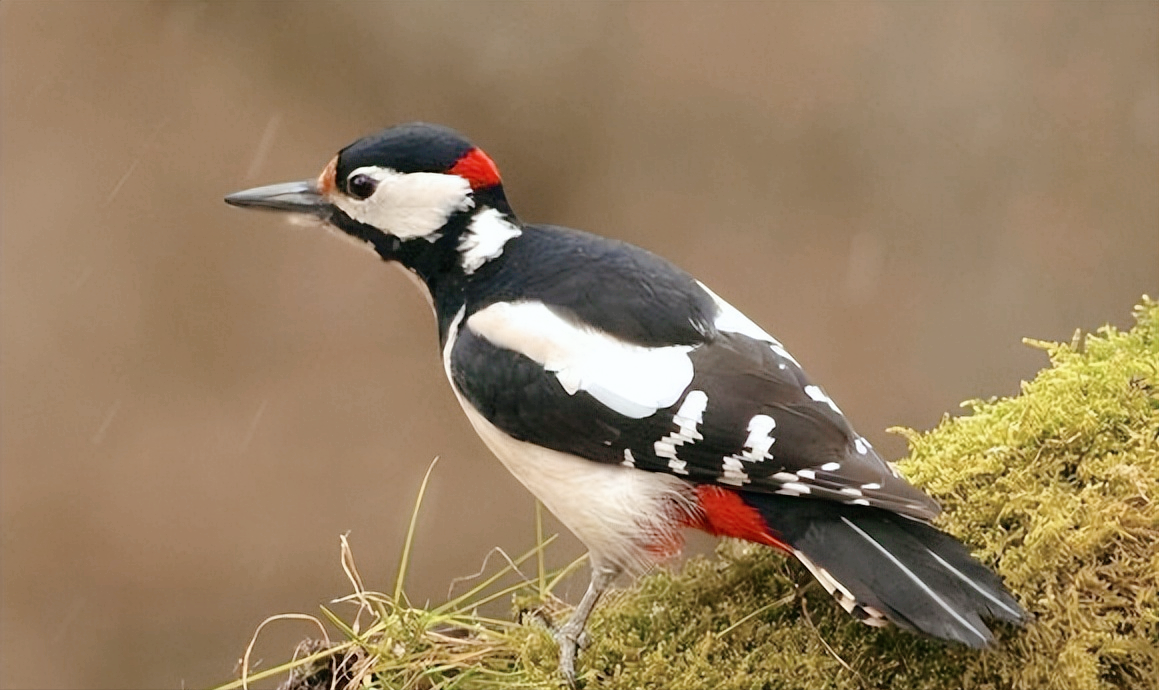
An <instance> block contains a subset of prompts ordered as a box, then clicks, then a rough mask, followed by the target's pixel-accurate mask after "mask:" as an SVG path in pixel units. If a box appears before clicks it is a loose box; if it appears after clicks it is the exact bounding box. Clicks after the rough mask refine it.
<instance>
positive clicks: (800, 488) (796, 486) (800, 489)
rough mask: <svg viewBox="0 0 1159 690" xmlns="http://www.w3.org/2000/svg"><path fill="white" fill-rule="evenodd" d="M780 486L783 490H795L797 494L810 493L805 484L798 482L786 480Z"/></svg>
mask: <svg viewBox="0 0 1159 690" xmlns="http://www.w3.org/2000/svg"><path fill="white" fill-rule="evenodd" d="M781 488H782V489H784V490H785V491H795V492H796V493H799V494H807V493H811V491H810V489H809V487H807V486H805V485H804V484H801V483H800V482H786V483H784V484H782V485H781Z"/></svg>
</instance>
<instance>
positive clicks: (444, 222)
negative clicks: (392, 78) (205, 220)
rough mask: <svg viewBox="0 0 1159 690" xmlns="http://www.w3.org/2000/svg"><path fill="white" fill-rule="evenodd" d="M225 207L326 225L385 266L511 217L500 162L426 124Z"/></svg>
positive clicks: (370, 140)
mask: <svg viewBox="0 0 1159 690" xmlns="http://www.w3.org/2000/svg"><path fill="white" fill-rule="evenodd" d="M225 201H226V203H228V204H231V205H233V206H239V207H243V208H253V209H261V210H268V211H279V212H282V213H289V214H296V215H299V216H307V217H313V218H317V219H320V220H322V221H324V222H325V223H328V224H330V225H332V226H334V227H335V228H337V229H339V230H341V231H343V232H345V233H346V234H348V235H351V236H353V237H355V238H356V239H359V240H362V241H364V242H367V243H369V244H370V245H371V246H372V247H373V248H374V249H375V251H377V252H378V253H379V254H380V255H382V256H383V258H387V259H392V258H397V256H395V254H397V253H398V252H399V250H400V247H402V246H403V245H404V244H406V243H411V242H413V241H417V240H422V241H424V242H425V243H427V244H434V243H436V242H437V241H438V240H439V239H440V238H442V237H444V236H446V235H448V234H451V233H454V232H455V231H456V226H458V229H459V230H461V229H462V228H464V227H466V225H467V223H468V222H469V220H470V218H471V217H472V216H473V215H475V214H477V213H479V212H481V211H484V210H486V209H494V210H495V211H497V212H498V213H500V214H502V215H504V216H511V209H510V207H509V206H508V205H507V201H506V198H505V197H504V195H503V186H502V180H501V178H500V176H499V169H498V168H497V167H496V166H495V163H494V161H492V160H491V158H490V157H489V156H488V155H487V154H486V153H484V152H483V150H482V149H480V148H478V147H477V146H475V145H473V144H472V143H471V142H470V141H468V140H467V139H466V137H464V136H463V135H462V134H460V133H458V132H456V131H455V130H453V129H450V128H448V127H443V126H440V125H433V124H427V123H422V122H416V123H410V124H404V125H398V126H395V127H391V128H389V129H385V130H382V131H381V132H378V133H376V134H372V135H369V136H366V137H363V138H362V139H359V140H358V141H356V142H354V143H353V144H350V145H349V146H347V147H346V148H344V149H342V150H341V151H339V152H338V155H336V156H335V157H334V158H332V159H331V160H330V162H329V163H328V164H327V165H326V167H325V168H323V170H322V173H321V174H320V175H319V176H318V177H317V178H316V179H311V180H303V181H300V182H287V183H283V184H275V185H269V186H265V187H256V188H254V189H247V190H245V191H241V192H236V193H234V194H230V195H229V196H227V197H225Z"/></svg>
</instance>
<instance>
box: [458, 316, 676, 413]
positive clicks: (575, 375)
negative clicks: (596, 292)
mask: <svg viewBox="0 0 1159 690" xmlns="http://www.w3.org/2000/svg"><path fill="white" fill-rule="evenodd" d="M467 327H468V328H470V329H471V330H472V331H473V332H475V333H476V334H478V335H480V336H482V337H484V338H486V339H487V340H488V341H490V342H491V343H492V344H494V345H497V346H499V347H502V348H505V349H508V350H513V351H515V352H518V353H520V354H523V355H525V356H527V357H528V358H530V359H532V360H534V361H536V362H538V363H540V364H542V365H543V368H544V369H546V370H548V371H550V372H552V373H554V374H555V376H556V378H557V379H559V382H560V384H561V385H562V386H563V388H564V390H566V391H567V392H568V393H569V394H571V395H575V393H576V392H577V391H586V392H587V393H589V394H591V396H592V397H594V398H595V399H596V400H599V401H600V402H601V403H603V404H604V405H607V406H608V407H610V408H611V409H613V410H615V411H616V412H619V413H620V414H622V415H624V416H625V417H631V418H633V419H642V418H644V417H647V416H649V415H652V414H654V413H655V412H656V411H657V410H659V409H662V408H665V407H669V406H671V405H674V404H675V403H676V401H677V400H679V399H680V396H681V395H683V393H684V390H685V389H686V388H688V384H690V383H692V373H693V372H692V359H691V358H690V357H689V356H688V353H689V352H691V351H692V349H693V348H692V347H691V346H686V345H673V346H669V347H655V348H649V347H641V346H639V345H634V344H632V343H626V342H624V341H622V340H619V339H618V338H616V337H614V336H612V335H609V334H607V333H604V332H602V331H598V330H595V329H592V328H584V327H583V326H580V325H578V324H574V323H572V322H570V321H568V320H567V319H564V318H563V317H561V316H560V315H559V314H556V313H555V312H553V311H552V310H551V309H549V308H548V307H547V305H545V304H543V303H542V302H499V303H497V304H492V305H491V306H489V307H486V308H484V309H481V310H479V311H477V312H475V313H474V314H472V315H471V317H470V318H468V319H467Z"/></svg>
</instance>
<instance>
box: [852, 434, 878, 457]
mask: <svg viewBox="0 0 1159 690" xmlns="http://www.w3.org/2000/svg"><path fill="white" fill-rule="evenodd" d="M853 447H854V448H856V449H857V452H858V453H860V454H862V455H865V454H866V453H868V452H869V449H870V448H872V447H873V446H870V445H869V441H866V440H865V439H864V438H862V437H860V436H858V437H857V438H856V439H854V441H853Z"/></svg>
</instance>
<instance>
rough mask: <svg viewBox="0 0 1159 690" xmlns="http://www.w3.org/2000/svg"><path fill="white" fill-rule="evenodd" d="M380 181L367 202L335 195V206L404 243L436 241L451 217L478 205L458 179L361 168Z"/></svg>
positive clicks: (339, 194) (438, 175)
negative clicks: (404, 241) (413, 239)
mask: <svg viewBox="0 0 1159 690" xmlns="http://www.w3.org/2000/svg"><path fill="white" fill-rule="evenodd" d="M351 174H352V175H353V174H362V175H367V176H369V177H372V178H374V179H375V180H377V181H378V188H377V189H376V190H375V192H374V194H372V195H371V196H370V197H369V198H368V199H365V200H362V201H359V200H357V199H352V198H350V197H348V196H346V195H344V194H341V193H336V194H335V195H334V204H335V205H336V206H338V208H340V209H342V211H343V212H344V213H346V215H348V216H350V217H351V218H353V219H354V220H356V221H358V222H360V223H365V224H366V225H370V226H373V227H376V228H378V229H379V230H382V231H383V232H386V233H389V234H391V235H394V236H395V237H399V238H402V239H409V238H412V237H423V238H427V239H430V240H431V241H434V240H435V239H438V235H437V234H436V233H437V232H438V230H439V229H440V228H442V227H443V225H445V224H446V222H447V219H448V218H450V217H451V215H452V214H454V213H457V212H459V211H466V210H467V209H469V208H471V207H472V206H474V205H475V200H474V199H473V198H472V196H471V185H470V183H468V182H467V180H465V179H463V178H462V177H459V176H458V175H442V174H439V173H425V172H420V173H400V172H395V171H394V170H390V169H387V168H374V167H367V168H359V169H358V170H355V171H354V172H353V173H351Z"/></svg>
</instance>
